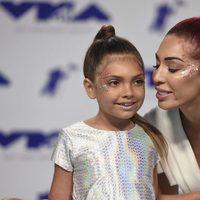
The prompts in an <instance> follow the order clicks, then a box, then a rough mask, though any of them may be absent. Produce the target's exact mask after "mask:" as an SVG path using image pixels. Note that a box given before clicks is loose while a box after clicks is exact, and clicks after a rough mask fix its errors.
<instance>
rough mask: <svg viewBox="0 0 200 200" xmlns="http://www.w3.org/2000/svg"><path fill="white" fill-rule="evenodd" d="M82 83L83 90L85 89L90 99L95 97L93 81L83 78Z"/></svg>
mask: <svg viewBox="0 0 200 200" xmlns="http://www.w3.org/2000/svg"><path fill="white" fill-rule="evenodd" d="M83 85H84V87H85V91H86V93H87V95H88V97H89V98H90V99H95V98H96V90H95V86H94V84H93V82H92V81H91V80H90V79H88V78H85V79H84V81H83Z"/></svg>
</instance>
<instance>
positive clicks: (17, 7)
mask: <svg viewBox="0 0 200 200" xmlns="http://www.w3.org/2000/svg"><path fill="white" fill-rule="evenodd" d="M0 8H2V9H3V10H4V11H5V12H6V13H7V14H8V15H9V16H11V17H12V18H14V19H15V20H19V19H22V18H23V17H24V15H26V14H27V13H29V12H30V11H32V10H36V19H37V21H47V20H52V19H56V20H62V21H68V22H69V21H72V22H74V21H86V20H91V19H94V20H97V21H108V20H109V18H110V17H109V16H108V14H107V13H106V12H105V11H104V10H103V9H102V8H100V7H99V6H98V5H96V4H89V5H87V6H86V7H84V9H83V10H81V11H79V12H78V13H76V12H75V11H74V8H75V3H74V2H70V1H69V2H60V3H53V2H46V1H45V2H39V1H24V2H17V3H16V2H15V1H1V2H0Z"/></svg>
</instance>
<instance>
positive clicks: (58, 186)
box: [49, 164, 73, 200]
mask: <svg viewBox="0 0 200 200" xmlns="http://www.w3.org/2000/svg"><path fill="white" fill-rule="evenodd" d="M72 178H73V173H72V172H68V171H66V170H64V169H63V168H61V167H60V166H58V165H56V164H55V168H54V176H53V181H52V184H51V189H50V193H49V200H71V199H72V190H73V180H72Z"/></svg>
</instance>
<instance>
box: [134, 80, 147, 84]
mask: <svg viewBox="0 0 200 200" xmlns="http://www.w3.org/2000/svg"><path fill="white" fill-rule="evenodd" d="M134 83H135V84H136V85H144V83H145V81H144V79H137V80H135V81H134Z"/></svg>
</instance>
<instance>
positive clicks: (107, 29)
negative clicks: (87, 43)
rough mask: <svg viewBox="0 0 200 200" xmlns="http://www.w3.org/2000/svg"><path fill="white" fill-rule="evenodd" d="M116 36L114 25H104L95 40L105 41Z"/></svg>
mask: <svg viewBox="0 0 200 200" xmlns="http://www.w3.org/2000/svg"><path fill="white" fill-rule="evenodd" d="M114 36H115V28H114V27H113V26H112V25H103V26H102V27H101V29H100V30H99V32H98V33H97V34H96V36H95V38H94V41H95V40H105V39H108V38H110V37H114Z"/></svg>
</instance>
